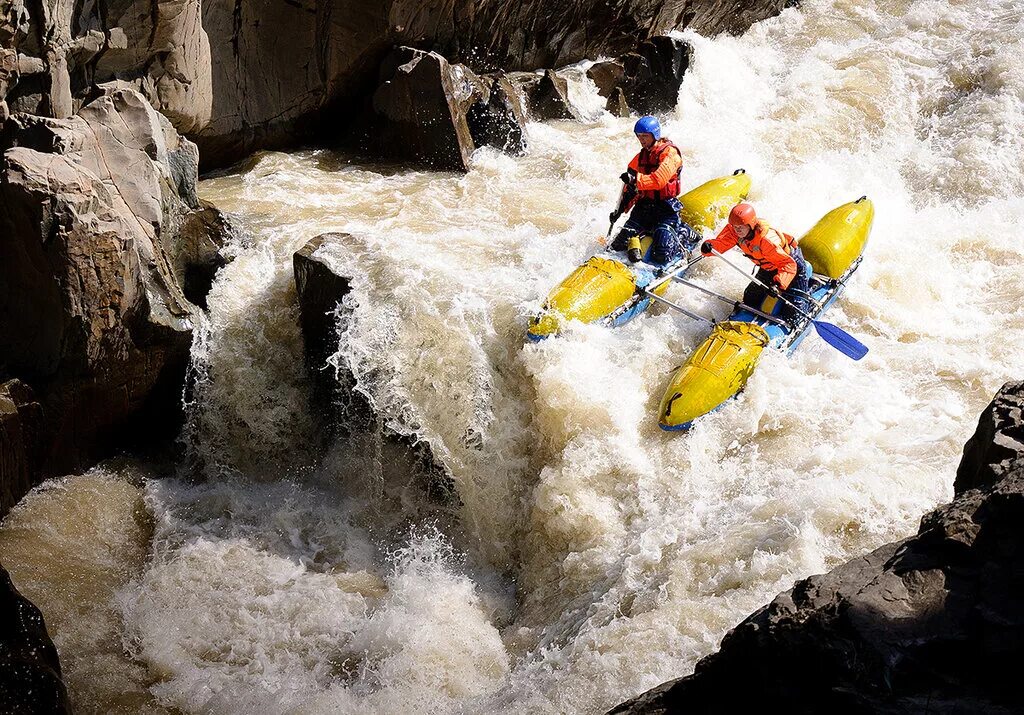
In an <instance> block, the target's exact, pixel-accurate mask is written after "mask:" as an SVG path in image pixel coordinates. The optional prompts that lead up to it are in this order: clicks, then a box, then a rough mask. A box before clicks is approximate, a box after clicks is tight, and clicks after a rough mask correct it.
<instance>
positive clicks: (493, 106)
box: [466, 76, 526, 156]
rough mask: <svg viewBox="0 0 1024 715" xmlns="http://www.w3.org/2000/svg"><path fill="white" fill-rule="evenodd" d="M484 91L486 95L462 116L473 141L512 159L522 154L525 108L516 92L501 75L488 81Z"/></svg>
mask: <svg viewBox="0 0 1024 715" xmlns="http://www.w3.org/2000/svg"><path fill="white" fill-rule="evenodd" d="M485 80H486V78H485ZM488 89H489V94H490V96H489V97H487V99H486V100H484V99H481V100H480V101H478V102H476V103H475V104H474V105H473V106H472V107H470V108H469V112H468V114H467V115H466V121H467V122H468V123H469V132H470V134H471V135H472V136H473V142H474V143H475V144H476V145H477V146H478V147H479V146H492V147H494V148H495V149H499V150H501V151H503V152H505V153H506V154H512V155H513V156H519V155H521V154H523V153H525V152H526V134H525V131H524V129H523V128H524V126H525V125H526V109H525V107H524V106H523V103H522V100H521V98H520V96H519V92H518V91H516V88H515V87H514V86H513V85H512V83H511V82H510V81H509V80H508V78H507V77H504V76H498V77H496V78H493V79H491V80H490V87H489V88H488Z"/></svg>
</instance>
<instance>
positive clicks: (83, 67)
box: [0, 0, 788, 167]
mask: <svg viewBox="0 0 1024 715" xmlns="http://www.w3.org/2000/svg"><path fill="white" fill-rule="evenodd" d="M787 2H788V0H755V1H754V2H749V3H744V4H743V7H740V8H738V7H737V6H736V3H733V2H725V1H724V0H689V1H687V0H568V1H561V2H555V1H554V0H526V1H525V2H524V1H522V0H495V1H494V2H487V3H480V2H477V1H476V0H455V1H454V2H452V1H451V0H384V1H383V2H376V3H370V2H365V1H364V0H255V2H244V3H243V2H241V0H208V1H207V2H203V3H200V0H153V1H152V2H142V0H98V1H97V2H94V3H93V2H87V3H78V2H72V1H71V0H42V1H41V2H26V1H25V0H9V2H8V3H6V4H5V6H4V10H3V12H2V13H0V121H3V119H4V118H5V116H6V114H8V113H9V112H10V113H13V112H18V111H24V112H28V113H31V114H38V115H41V116H47V117H51V118H66V117H69V116H71V115H72V114H74V113H75V112H76V111H77V110H78V109H79V108H80V107H81V106H83V104H84V103H85V102H86V101H87V99H88V97H89V95H90V92H91V90H92V88H93V87H94V86H95V85H96V84H99V83H103V82H107V81H111V80H120V81H124V82H126V83H128V84H130V85H131V86H132V87H133V88H135V89H136V90H138V91H139V92H141V93H142V94H143V95H144V96H145V97H146V98H147V99H148V100H149V101H150V102H151V103H152V104H153V106H154V107H155V108H156V109H157V110H158V111H160V112H162V113H163V114H164V115H166V116H167V117H168V118H170V120H171V121H172V122H173V124H174V126H175V128H176V129H177V130H178V131H179V132H182V133H184V134H186V135H188V136H189V137H190V138H191V139H193V140H195V141H196V142H197V143H198V144H199V146H200V149H201V155H202V157H203V163H204V166H206V167H214V166H222V165H225V164H229V163H231V162H233V161H235V160H237V159H239V158H241V157H243V156H245V155H246V154H248V153H250V152H252V151H254V150H256V149H259V148H276V147H283V146H294V145H296V144H299V143H301V142H302V141H304V140H309V139H311V138H313V137H316V138H320V139H323V138H325V137H334V138H336V139H338V140H339V141H343V140H344V138H345V137H344V135H345V133H346V132H347V131H348V126H349V122H350V120H351V119H352V116H351V114H352V113H351V112H350V109H351V107H352V106H353V102H358V100H361V99H363V98H365V97H368V96H370V95H371V94H372V93H373V91H374V89H375V86H376V85H375V81H376V78H377V74H378V69H379V67H380V64H381V61H382V60H383V59H384V58H385V56H386V55H387V53H388V52H389V51H390V50H391V49H392V48H393V47H395V46H398V45H409V46H412V47H416V48H418V49H423V50H434V51H437V52H439V53H440V54H442V55H443V56H444V57H446V58H447V59H448V60H449V61H451V62H454V63H463V64H466V65H467V66H469V67H470V68H472V69H474V70H475V71H477V72H487V71H492V70H497V69H504V70H517V69H522V70H531V69H537V68H545V67H548V68H550V67H558V66H561V65H564V64H567V63H571V62H575V61H578V60H581V59H585V58H596V57H598V56H601V55H606V56H608V55H620V54H623V53H627V52H631V51H632V50H634V49H635V47H636V46H637V44H638V43H639V42H641V41H643V40H645V39H648V38H651V37H653V36H656V35H659V34H664V33H665V32H667V31H669V30H672V29H678V28H682V27H685V26H689V27H693V28H695V29H697V30H698V31H700V32H702V33H705V34H715V33H718V32H739V31H742V30H744V29H746V28H747V27H748V26H749V25H750V24H751V23H752V22H755V21H757V20H760V19H763V18H765V17H770V16H772V15H775V14H777V13H778V12H779V11H780V10H781V9H782V8H783V7H784V6H785V5H786V4H787ZM628 94H629V93H628V92H627V95H628Z"/></svg>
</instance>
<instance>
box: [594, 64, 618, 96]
mask: <svg viewBox="0 0 1024 715" xmlns="http://www.w3.org/2000/svg"><path fill="white" fill-rule="evenodd" d="M587 77H589V78H590V79H591V81H593V83H594V85H595V86H596V87H597V93H598V94H600V95H601V96H602V97H605V98H610V97H611V96H612V94H613V92H614V91H615V90H616V89H618V88H619V85H621V84H622V82H623V80H625V78H626V68H625V67H623V65H622V62H621V61H619V60H606V61H604V62H595V63H594V64H593V65H591V67H590V69H588V70H587Z"/></svg>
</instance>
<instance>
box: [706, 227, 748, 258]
mask: <svg viewBox="0 0 1024 715" xmlns="http://www.w3.org/2000/svg"><path fill="white" fill-rule="evenodd" d="M738 240H739V238H738V237H737V236H736V232H735V231H733V229H732V226H730V225H729V224H726V225H725V228H723V229H722V230H721V231H719V232H718V235H717V236H715V237H714V238H712V239H711V240H710V241H705V242H704V244H703V245H702V246H701V249H700V250H701V253H711V251H710V250H706V249H705V247H709V248H713V249H715V250H716V251H718V252H719V253H725V252H726V251H728V250H729V249H730V248H732V247H733V246H735V245H736V242H737V241H738Z"/></svg>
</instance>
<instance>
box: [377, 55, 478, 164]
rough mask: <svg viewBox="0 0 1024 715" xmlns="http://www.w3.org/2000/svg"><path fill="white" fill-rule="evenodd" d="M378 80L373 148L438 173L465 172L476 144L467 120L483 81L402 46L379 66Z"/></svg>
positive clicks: (442, 61) (458, 66)
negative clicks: (444, 171) (448, 171)
mask: <svg viewBox="0 0 1024 715" xmlns="http://www.w3.org/2000/svg"><path fill="white" fill-rule="evenodd" d="M380 79H381V84H380V86H379V87H378V88H377V91H376V92H375V93H374V95H373V119H372V120H371V121H372V132H371V140H372V141H373V143H374V147H375V149H376V150H377V151H378V152H379V153H380V154H382V155H383V156H387V157H391V158H395V159H404V160H408V161H413V162H416V163H421V164H424V165H426V166H429V167H432V168H435V169H448V170H452V171H465V170H467V169H468V168H469V161H470V157H471V156H472V154H473V150H474V149H475V148H476V145H475V143H474V142H473V135H472V132H470V129H469V124H468V122H467V119H466V115H467V112H468V111H469V109H470V107H472V106H473V105H474V104H476V103H477V102H479V101H481V100H482V99H483V97H484V94H485V91H484V86H483V83H482V82H481V81H480V80H479V78H478V77H476V75H474V74H473V73H472V72H469V70H467V69H465V68H464V67H462V66H460V65H451V64H449V62H448V60H446V59H445V58H444V57H442V56H441V55H439V54H437V53H434V52H422V51H420V50H414V49H412V48H409V47H400V48H398V49H397V50H395V51H394V52H393V53H392V54H391V55H390V56H389V57H388V58H387V59H386V60H385V61H384V63H383V64H382V65H381V73H380Z"/></svg>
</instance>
